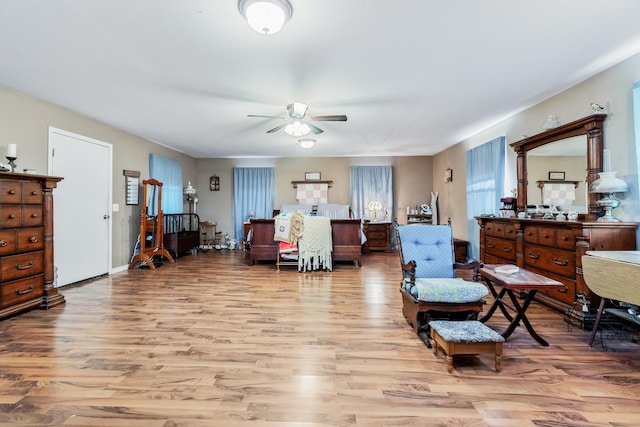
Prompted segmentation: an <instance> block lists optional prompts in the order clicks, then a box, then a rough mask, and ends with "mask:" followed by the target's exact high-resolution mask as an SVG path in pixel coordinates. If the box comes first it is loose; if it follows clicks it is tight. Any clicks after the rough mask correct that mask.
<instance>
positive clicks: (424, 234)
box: [398, 224, 455, 278]
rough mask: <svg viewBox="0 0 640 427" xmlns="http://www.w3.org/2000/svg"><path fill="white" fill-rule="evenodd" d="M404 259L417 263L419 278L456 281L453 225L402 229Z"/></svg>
mask: <svg viewBox="0 0 640 427" xmlns="http://www.w3.org/2000/svg"><path fill="white" fill-rule="evenodd" d="M398 242H399V245H398V246H399V248H400V257H401V259H402V262H403V263H404V264H406V263H408V262H409V261H415V262H416V264H417V265H416V278H419V277H428V278H453V277H455V272H454V269H453V263H454V252H453V234H452V232H451V226H449V225H424V224H409V225H398Z"/></svg>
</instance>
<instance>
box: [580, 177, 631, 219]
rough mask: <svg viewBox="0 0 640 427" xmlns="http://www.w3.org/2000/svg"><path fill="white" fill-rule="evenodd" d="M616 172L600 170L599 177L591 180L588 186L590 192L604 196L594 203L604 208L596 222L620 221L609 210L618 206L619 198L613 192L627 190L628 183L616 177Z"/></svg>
mask: <svg viewBox="0 0 640 427" xmlns="http://www.w3.org/2000/svg"><path fill="white" fill-rule="evenodd" d="M616 173H617V172H613V171H609V172H600V173H598V176H599V178H598V179H596V180H595V181H593V183H592V184H591V186H590V187H589V192H590V193H602V194H604V195H605V196H604V197H603V198H601V199H600V200H598V201H597V202H596V205H598V206H599V207H601V208H603V209H604V215H603V216H601V217H600V218H598V222H621V221H620V219H618V218H616V217H615V216H613V214H612V213H611V211H613V209H615V208H617V207H618V206H620V200H619V199H617V198H616V197H615V193H621V192H625V191H629V185H627V183H626V182H624V181H623V180H621V179H620V178H617V177H616Z"/></svg>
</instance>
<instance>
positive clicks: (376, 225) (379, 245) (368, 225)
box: [362, 222, 392, 252]
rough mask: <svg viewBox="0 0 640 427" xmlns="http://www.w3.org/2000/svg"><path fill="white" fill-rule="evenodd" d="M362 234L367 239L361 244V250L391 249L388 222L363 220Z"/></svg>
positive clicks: (386, 250)
mask: <svg viewBox="0 0 640 427" xmlns="http://www.w3.org/2000/svg"><path fill="white" fill-rule="evenodd" d="M364 235H365V236H367V241H366V242H365V244H364V245H363V246H362V252H371V251H384V252H391V251H392V249H391V223H390V222H365V223H364Z"/></svg>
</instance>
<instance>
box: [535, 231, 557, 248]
mask: <svg viewBox="0 0 640 427" xmlns="http://www.w3.org/2000/svg"><path fill="white" fill-rule="evenodd" d="M557 232H558V229H557V228H553V227H540V228H538V244H539V245H545V246H555V244H556V233H557Z"/></svg>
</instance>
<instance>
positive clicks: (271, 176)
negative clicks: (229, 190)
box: [233, 168, 276, 241]
mask: <svg viewBox="0 0 640 427" xmlns="http://www.w3.org/2000/svg"><path fill="white" fill-rule="evenodd" d="M275 194H276V178H275V170H274V168H234V169H233V224H234V231H235V238H236V239H238V241H239V240H240V239H243V238H244V222H245V221H247V220H248V219H249V212H250V211H253V212H254V218H272V217H273V205H274V203H275Z"/></svg>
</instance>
